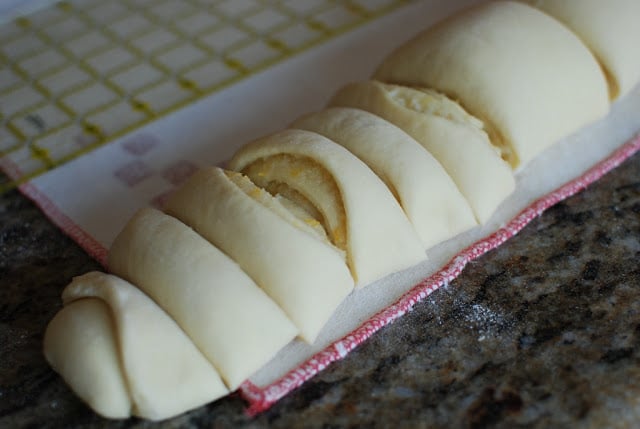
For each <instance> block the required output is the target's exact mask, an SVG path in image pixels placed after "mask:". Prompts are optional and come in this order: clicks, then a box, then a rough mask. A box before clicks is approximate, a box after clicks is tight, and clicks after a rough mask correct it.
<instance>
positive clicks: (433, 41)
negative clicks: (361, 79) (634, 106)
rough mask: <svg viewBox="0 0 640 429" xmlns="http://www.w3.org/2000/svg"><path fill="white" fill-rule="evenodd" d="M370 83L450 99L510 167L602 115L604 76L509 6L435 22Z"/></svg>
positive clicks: (557, 27)
mask: <svg viewBox="0 0 640 429" xmlns="http://www.w3.org/2000/svg"><path fill="white" fill-rule="evenodd" d="M634 43H635V42H634ZM374 77H375V79H378V80H381V81H383V82H387V83H395V84H400V85H407V86H418V87H427V88H433V89H435V90H437V91H440V92H442V93H444V94H446V95H447V96H449V97H451V98H452V99H455V100H457V101H458V102H460V103H461V105H462V106H464V108H465V109H467V111H469V113H471V114H472V115H474V116H476V117H478V118H480V119H481V120H482V121H483V122H484V123H485V126H486V127H487V131H488V133H489V136H490V137H491V140H492V142H493V143H494V144H496V145H498V146H500V147H503V148H504V152H505V154H506V155H508V157H507V158H506V159H507V160H508V161H509V162H510V164H511V165H512V167H514V168H517V167H519V166H521V165H524V164H526V163H527V162H528V161H530V160H531V159H532V158H533V157H535V156H536V155H537V154H538V153H540V152H541V151H542V150H543V149H545V148H546V147H548V146H549V145H551V144H552V143H554V142H556V141H558V140H560V139H561V138H563V137H565V136H567V135H568V134H570V133H572V132H574V131H575V130H577V129H579V128H581V127H583V126H585V125H587V124H588V123H590V122H592V121H595V120H596V119H599V118H601V117H603V116H605V115H606V113H607V112H608V109H609V95H608V88H607V82H606V79H605V76H604V74H603V73H602V70H601V68H600V66H599V65H598V62H597V61H596V59H595V58H594V56H593V54H592V53H591V52H590V51H589V50H588V49H587V47H586V46H585V45H584V44H583V43H582V42H581V41H580V39H578V37H577V36H576V35H575V34H573V33H572V32H571V31H570V30H569V29H567V28H566V27H565V26H564V25H562V24H561V23H559V22H558V21H557V20H555V19H553V18H551V17H550V16H548V15H547V14H545V13H543V12H541V11H539V10H537V9H535V8H533V7H530V6H527V5H525V4H523V3H517V2H508V1H495V2H485V3H482V4H480V5H478V6H474V7H472V8H470V9H468V10H466V11H465V12H463V13H460V14H456V15H454V16H452V17H450V18H449V19H446V20H444V21H442V22H440V23H438V24H436V25H435V26H433V27H431V28H429V29H428V30H426V31H425V32H423V33H421V34H419V35H418V36H416V37H415V38H414V39H412V40H411V41H409V42H407V43H406V44H404V45H403V46H401V47H399V48H398V49H397V50H396V51H395V52H393V53H392V54H391V55H390V56H389V57H388V58H387V59H386V60H384V62H383V63H382V64H381V66H380V67H379V68H378V70H377V71H376V72H375V74H374Z"/></svg>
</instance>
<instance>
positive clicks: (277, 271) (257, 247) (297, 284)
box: [167, 168, 353, 343]
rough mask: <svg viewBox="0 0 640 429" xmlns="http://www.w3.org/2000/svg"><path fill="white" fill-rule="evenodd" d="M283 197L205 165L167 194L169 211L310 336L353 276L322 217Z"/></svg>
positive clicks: (347, 288)
mask: <svg viewBox="0 0 640 429" xmlns="http://www.w3.org/2000/svg"><path fill="white" fill-rule="evenodd" d="M282 201H283V200H282V199H277V198H275V197H273V196H272V195H271V194H269V193H268V192H266V191H264V190H262V189H260V188H258V187H256V186H255V185H254V184H253V183H252V182H251V181H250V180H249V179H248V178H247V177H245V176H243V175H241V174H240V173H237V172H225V171H223V170H221V169H219V168H207V169H203V170H201V171H199V172H197V173H196V174H194V175H193V176H192V177H191V178H190V179H189V180H188V181H187V182H186V183H185V184H184V185H183V186H182V187H181V188H180V189H178V190H177V191H176V192H175V193H174V194H173V195H172V197H171V199H170V200H169V203H168V205H167V213H169V214H171V215H173V216H175V217H177V218H178V219H180V220H182V221H183V222H184V223H186V224H187V225H190V226H191V227H193V228H194V229H195V230H196V231H197V232H198V233H200V234H201V235H202V236H203V237H204V238H206V239H207V240H209V241H210V242H211V243H213V244H214V245H215V246H216V247H218V248H219V249H220V250H222V251H223V252H224V253H226V254H227V255H229V256H230V257H231V258H232V259H233V260H234V261H236V262H237V263H238V264H239V265H240V267H241V268H242V269H243V270H244V271H245V272H246V273H247V274H249V276H250V277H251V278H253V280H254V281H255V282H256V284H258V286H260V287H261V288H262V289H263V290H264V291H265V292H266V293H267V295H269V296H270V297H271V299H273V300H274V301H275V302H276V303H277V304H278V305H279V306H280V307H281V308H282V309H283V310H284V312H285V313H286V314H287V316H289V318H290V319H291V321H292V322H293V323H294V324H295V325H296V326H297V327H298V329H299V330H300V336H301V337H302V338H303V339H305V340H306V341H308V342H310V343H311V342H313V341H314V339H315V338H316V336H317V335H318V333H319V332H320V330H321V329H322V327H323V326H324V324H325V323H326V322H327V320H328V319H329V317H330V316H331V314H332V313H333V311H334V310H335V309H336V307H337V306H338V305H339V304H340V303H341V302H342V300H343V299H344V298H345V297H346V296H347V295H348V294H349V292H350V291H351V290H352V289H353V279H352V278H351V273H350V272H349V268H348V267H347V264H346V262H345V258H344V252H341V251H340V250H339V249H337V248H335V247H334V246H333V245H331V243H330V242H329V240H328V239H327V238H326V235H325V236H324V237H323V236H322V234H323V233H324V230H323V229H322V228H320V230H321V231H322V232H321V233H320V234H319V233H318V231H317V229H315V228H314V227H313V226H320V224H319V223H318V222H317V221H316V220H315V219H314V218H313V217H312V216H310V215H308V214H307V215H306V216H304V217H302V218H299V217H297V216H296V214H294V213H291V212H290V211H289V210H288V209H287V207H286V206H285V205H283V202H282ZM289 207H291V206H289ZM298 213H300V212H298Z"/></svg>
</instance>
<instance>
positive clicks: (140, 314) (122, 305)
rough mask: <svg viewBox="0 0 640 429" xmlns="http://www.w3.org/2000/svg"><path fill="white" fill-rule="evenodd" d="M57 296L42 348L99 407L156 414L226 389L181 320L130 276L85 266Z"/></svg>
mask: <svg viewBox="0 0 640 429" xmlns="http://www.w3.org/2000/svg"><path fill="white" fill-rule="evenodd" d="M62 298H63V302H64V304H65V306H64V308H63V309H62V310H61V311H60V312H59V313H58V314H57V315H56V316H55V318H54V319H53V320H52V321H51V322H50V324H49V326H48V327H47V331H46V333H45V338H44V354H45V356H46V358H47V360H48V361H49V362H50V363H51V366H52V367H53V368H55V369H56V371H58V372H59V373H60V374H61V375H62V377H63V378H64V379H65V380H66V381H67V383H68V384H69V385H70V386H71V388H72V389H73V390H74V391H75V392H76V393H77V394H78V395H79V396H80V397H81V398H82V399H83V400H85V401H86V402H87V403H88V404H89V405H90V406H91V407H92V408H93V409H94V410H96V412H98V413H100V414H102V415H104V416H106V417H111V418H126V417H129V416H130V415H132V414H133V415H136V416H139V417H143V418H146V419H151V420H160V419H165V418H168V417H171V416H173V415H176V414H179V413H181V412H184V411H186V410H189V409H192V408H196V407H199V406H201V405H203V404H206V403H207V402H210V401H212V400H215V399H217V398H219V397H221V396H224V395H226V394H227V393H228V390H227V388H226V387H225V385H224V384H223V383H222V380H221V379H220V377H219V375H218V373H217V372H216V370H215V369H214V368H213V366H212V365H211V364H210V363H209V362H208V361H207V360H206V359H205V357H204V356H203V355H202V353H200V351H199V350H198V349H197V348H196V346H195V345H194V344H193V343H192V342H191V340H190V339H189V338H188V337H187V336H186V335H185V334H184V332H183V331H182V330H181V329H180V327H178V325H176V323H175V322H174V321H173V320H172V319H171V318H170V317H169V316H168V315H167V314H166V313H165V312H164V311H163V310H162V309H161V308H160V307H158V306H157V305H156V304H155V303H154V302H153V301H152V300H151V299H149V297H147V296H146V295H145V294H144V293H142V292H141V291H140V290H139V289H137V288H136V287H135V286H133V285H131V284H130V283H128V282H126V281H124V280H122V279H120V278H118V277H116V276H113V275H108V274H104V273H100V272H90V273H87V274H84V275H82V276H79V277H76V278H74V279H73V281H72V282H71V283H70V284H69V285H68V286H67V287H66V288H65V290H64V292H63V294H62Z"/></svg>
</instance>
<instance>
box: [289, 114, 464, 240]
mask: <svg viewBox="0 0 640 429" xmlns="http://www.w3.org/2000/svg"><path fill="white" fill-rule="evenodd" d="M291 127H292V128H299V129H303V130H308V131H314V132H316V133H318V134H322V135H323V136H325V137H327V138H329V139H331V140H333V141H334V142H336V143H338V144H340V145H341V146H343V147H345V148H347V149H348V150H349V151H350V152H351V153H353V154H354V155H356V156H357V157H358V158H360V159H361V160H362V161H364V162H365V163H366V164H367V165H368V166H369V168H371V169H372V170H373V171H374V172H375V173H376V174H377V175H378V177H380V178H381V179H382V180H383V181H384V182H385V183H386V185H387V187H388V188H389V189H390V190H391V191H392V192H393V194H394V195H395V196H396V198H397V199H398V201H399V202H400V205H401V206H402V208H403V209H404V212H405V213H406V215H407V217H408V218H409V220H410V221H411V223H412V224H413V226H414V228H415V229H416V231H417V232H418V235H420V238H421V239H422V244H423V246H424V247H425V248H429V247H432V246H434V245H436V244H438V243H440V242H442V241H444V240H447V239H449V238H451V237H453V236H455V235H457V234H459V233H461V232H463V231H465V230H467V229H469V228H472V227H473V226H475V225H476V220H475V218H474V215H473V212H472V210H471V207H470V206H469V204H468V203H467V201H466V200H465V199H464V197H463V196H462V194H461V193H460V191H459V190H458V188H457V187H456V185H455V183H454V182H453V180H452V179H451V177H449V175H448V174H447V173H446V171H445V170H444V169H443V168H442V166H441V165H440V163H438V161H436V160H435V158H433V156H432V155H431V154H430V153H429V152H428V151H426V150H425V149H424V147H422V146H421V145H420V144H419V143H418V142H416V141H415V140H414V139H413V138H411V137H410V136H409V135H408V134H406V133H405V132H404V131H402V130H401V129H399V128H398V127H396V126H394V125H393V124H391V123H390V122H387V121H385V120H384V119H382V118H380V117H379V116H376V115H373V114H371V113H368V112H365V111H364V110H360V109H352V108H343V107H333V108H329V109H325V110H323V111H320V112H317V113H313V114H311V115H307V116H305V117H303V118H300V119H298V120H297V121H295V122H294V123H293V124H292V125H291Z"/></svg>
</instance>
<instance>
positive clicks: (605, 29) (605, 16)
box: [526, 0, 640, 100]
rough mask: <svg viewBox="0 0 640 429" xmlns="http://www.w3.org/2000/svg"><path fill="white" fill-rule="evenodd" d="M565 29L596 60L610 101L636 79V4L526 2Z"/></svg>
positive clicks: (632, 0) (639, 10)
mask: <svg viewBox="0 0 640 429" xmlns="http://www.w3.org/2000/svg"><path fill="white" fill-rule="evenodd" d="M526 2H527V3H529V4H531V5H532V6H535V7H537V8H538V9H541V10H543V11H545V12H546V13H548V14H550V15H551V16H553V17H554V18H556V19H558V20H559V21H560V22H562V23H563V24H565V25H566V26H567V27H569V28H570V29H571V30H572V31H573V32H574V33H575V34H576V35H577V36H578V37H580V39H582V41H583V42H584V43H585V44H586V45H587V46H588V47H589V49H591V51H592V52H593V53H594V55H595V56H596V58H597V59H598V60H599V61H600V64H601V65H602V68H603V69H604V70H605V72H606V75H607V79H608V81H609V96H610V98H611V99H612V100H615V99H617V98H619V97H622V96H624V95H625V94H627V93H628V92H629V91H630V90H631V88H633V87H634V86H635V85H636V84H637V83H638V81H639V80H640V55H638V54H637V52H638V42H639V41H640V25H638V19H639V18H640V1H638V0H607V1H603V0H526Z"/></svg>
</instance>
